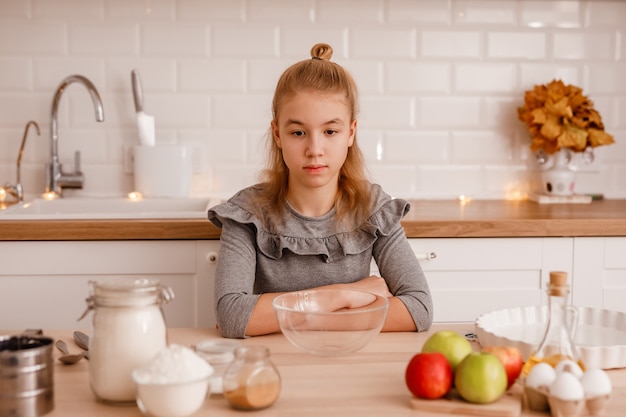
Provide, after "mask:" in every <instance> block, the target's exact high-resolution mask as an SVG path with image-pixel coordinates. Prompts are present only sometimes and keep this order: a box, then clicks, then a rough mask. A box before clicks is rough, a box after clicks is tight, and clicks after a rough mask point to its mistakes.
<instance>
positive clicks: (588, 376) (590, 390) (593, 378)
mask: <svg viewBox="0 0 626 417" xmlns="http://www.w3.org/2000/svg"><path fill="white" fill-rule="evenodd" d="M580 383H581V384H582V386H583V390H584V391H585V395H586V396H587V397H597V396H598V395H605V394H610V393H611V390H612V389H613V388H612V385H611V379H610V378H609V376H608V375H607V373H606V372H604V371H603V370H602V369H588V370H587V371H585V373H583V376H582V377H581V378H580Z"/></svg>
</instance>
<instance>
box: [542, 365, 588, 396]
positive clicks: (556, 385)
mask: <svg viewBox="0 0 626 417" xmlns="http://www.w3.org/2000/svg"><path fill="white" fill-rule="evenodd" d="M550 395H552V396H554V397H557V398H560V399H562V400H566V401H574V400H582V399H583V398H585V392H584V391H583V386H582V384H581V383H580V380H579V379H578V378H576V376H575V375H574V374H572V373H570V372H561V373H558V374H556V378H554V381H552V384H550Z"/></svg>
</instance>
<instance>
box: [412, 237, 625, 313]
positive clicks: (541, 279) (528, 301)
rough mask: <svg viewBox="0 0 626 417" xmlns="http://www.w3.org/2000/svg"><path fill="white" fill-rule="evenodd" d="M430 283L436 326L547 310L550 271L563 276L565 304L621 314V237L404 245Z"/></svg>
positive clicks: (440, 241)
mask: <svg viewBox="0 0 626 417" xmlns="http://www.w3.org/2000/svg"><path fill="white" fill-rule="evenodd" d="M410 242H411V246H412V247H413V250H414V252H415V253H416V254H417V255H418V256H419V255H423V254H424V253H428V252H433V253H435V254H436V258H434V259H431V260H422V261H421V264H422V268H423V269H424V272H425V274H426V278H427V279H428V282H429V284H430V288H431V291H432V294H433V303H434V309H435V311H434V321H436V322H472V321H474V320H475V319H476V318H477V317H478V316H479V315H480V314H483V313H487V312H490V311H493V310H499V309H504V308H512V307H518V306H525V305H542V304H545V303H546V297H547V296H546V293H545V288H546V283H547V280H548V279H549V274H550V271H557V270H558V271H566V272H567V273H568V274H569V276H570V283H571V286H572V291H571V302H572V303H573V304H574V305H576V306H581V307H596V308H606V309H611V310H619V311H626V238H622V237H597V238H595V237H594V238H586V237H585V238H578V237H577V238H570V237H567V238H565V237H564V238H558V237H549V238H448V239H410Z"/></svg>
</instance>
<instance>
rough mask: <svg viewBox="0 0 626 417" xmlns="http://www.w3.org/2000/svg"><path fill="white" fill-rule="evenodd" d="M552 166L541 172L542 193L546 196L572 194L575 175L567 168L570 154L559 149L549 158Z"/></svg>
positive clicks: (565, 150)
mask: <svg viewBox="0 0 626 417" xmlns="http://www.w3.org/2000/svg"><path fill="white" fill-rule="evenodd" d="M551 159H552V165H551V166H550V167H549V168H547V169H546V170H545V171H543V172H542V175H541V177H542V182H543V191H544V193H546V194H547V195H558V196H569V195H572V194H574V185H575V183H576V173H575V172H574V171H572V169H571V168H570V167H569V162H570V160H571V154H570V151H569V150H568V149H560V150H559V151H558V152H556V153H554V154H553V155H552V156H551Z"/></svg>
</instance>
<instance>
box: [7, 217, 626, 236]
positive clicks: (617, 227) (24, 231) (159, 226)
mask: <svg viewBox="0 0 626 417" xmlns="http://www.w3.org/2000/svg"><path fill="white" fill-rule="evenodd" d="M402 224H403V226H404V229H405V233H406V235H407V237H409V238H458V237H467V238H469V237H476V238H484V237H592V236H626V218H624V219H502V220H424V221H421V220H406V221H403V222H402ZM219 237H220V230H219V229H218V228H217V227H215V226H214V225H213V224H212V223H210V222H209V221H208V220H204V219H162V220H160V219H150V220H46V221H43V220H24V221H13V220H11V221H0V241H29V240H37V241H46V240H49V241H53V240H54V241H57V240H211V239H213V240H215V239H219Z"/></svg>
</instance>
